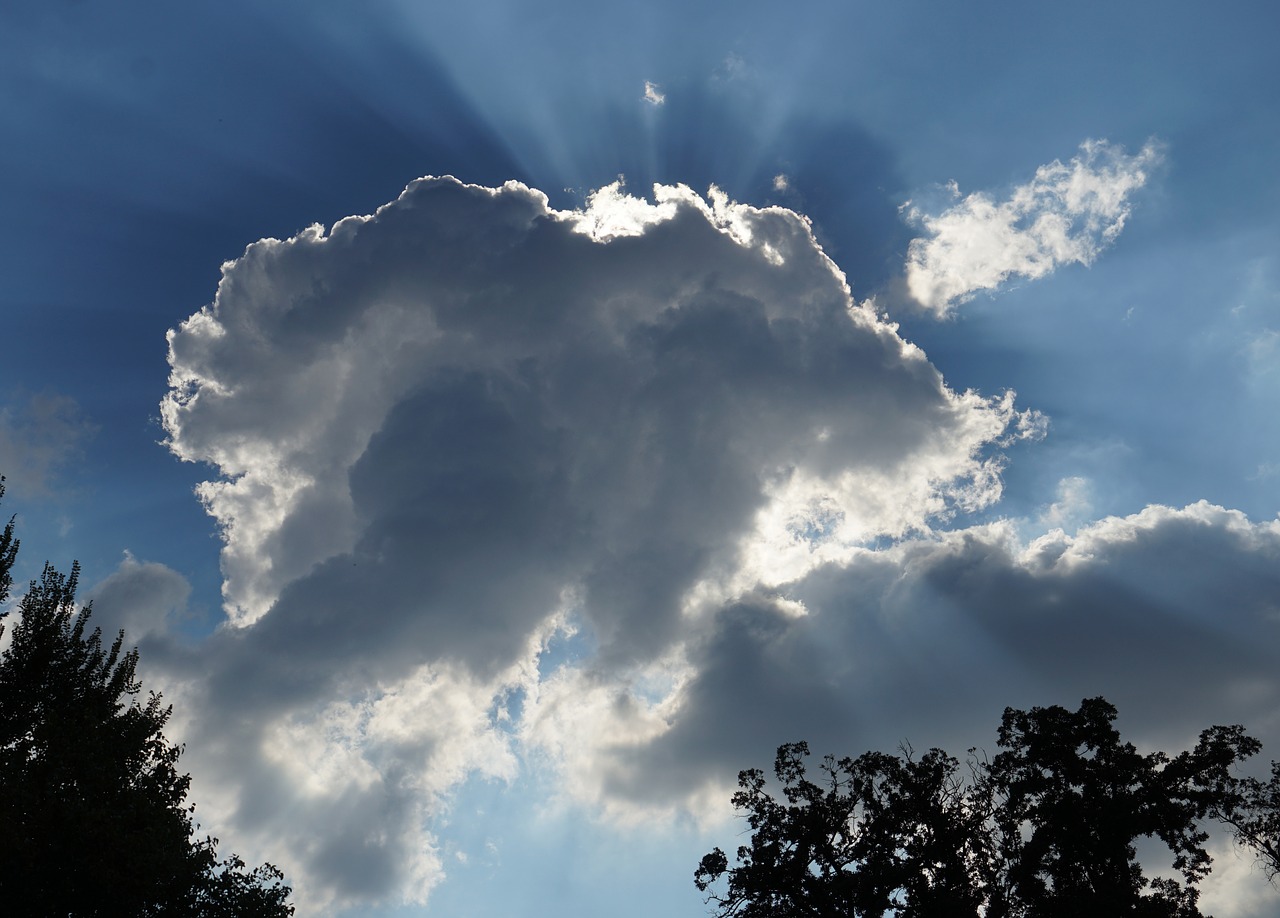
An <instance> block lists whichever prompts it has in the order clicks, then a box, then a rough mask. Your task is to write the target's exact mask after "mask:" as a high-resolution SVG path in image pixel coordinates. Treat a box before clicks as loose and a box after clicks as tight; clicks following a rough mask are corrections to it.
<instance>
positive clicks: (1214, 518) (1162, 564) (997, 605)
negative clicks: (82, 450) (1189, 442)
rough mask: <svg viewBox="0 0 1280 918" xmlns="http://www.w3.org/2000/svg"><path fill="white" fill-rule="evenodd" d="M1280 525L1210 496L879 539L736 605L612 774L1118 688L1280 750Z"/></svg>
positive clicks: (1147, 718)
mask: <svg viewBox="0 0 1280 918" xmlns="http://www.w3.org/2000/svg"><path fill="white" fill-rule="evenodd" d="M1277 562H1280V525H1278V524H1277V523H1276V522H1274V521H1273V522H1269V523H1258V524H1255V523H1250V522H1249V521H1248V520H1247V519H1245V518H1244V517H1243V516H1242V515H1241V514H1239V513H1237V512H1234V511H1227V510H1223V509H1222V508H1218V507H1214V506H1211V505H1208V504H1205V503H1200V504H1195V505H1192V506H1189V507H1186V508H1184V509H1181V510H1173V509H1170V508H1166V507H1149V508H1147V509H1146V510H1144V511H1142V512H1141V513H1138V514H1135V515H1133V516H1130V517H1126V518H1108V519H1104V520H1102V521H1099V522H1097V523H1094V524H1092V525H1091V526H1088V527H1086V528H1084V529H1083V530H1081V531H1080V533H1078V534H1077V535H1076V536H1074V537H1071V536H1067V535H1065V534H1063V533H1062V532H1061V531H1054V532H1052V533H1050V534H1048V535H1046V536H1043V537H1041V538H1039V539H1037V540H1034V541H1032V542H1031V543H1027V544H1024V543H1022V542H1020V541H1019V540H1018V539H1017V538H1016V536H1015V535H1014V531H1013V528H1012V527H1011V526H1010V525H1009V524H1004V523H1001V524H995V525H991V526H987V527H981V528H977V529H968V530H957V531H954V532H949V533H947V534H945V535H943V536H941V537H940V538H938V539H935V540H916V541H912V542H908V543H904V544H902V545H900V546H898V547H896V548H893V549H889V550H883V551H874V552H867V553H863V554H860V555H859V556H858V557H856V558H854V559H852V560H851V561H850V562H848V563H845V564H840V565H829V566H826V567H823V568H821V569H819V570H816V571H814V572H812V573H811V574H809V575H808V576H806V577H805V578H803V579H802V580H800V581H797V582H796V583H794V584H790V585H788V586H787V587H786V588H785V589H784V591H783V592H782V594H780V595H781V596H782V597H783V598H785V599H791V600H793V601H800V602H802V603H803V604H804V606H805V608H806V610H807V614H805V615H802V616H796V615H795V614H794V613H793V612H791V611H790V610H788V609H787V608H786V607H785V605H780V604H779V602H778V601H777V600H776V599H775V600H772V601H771V600H770V599H769V598H763V599H760V600H757V601H755V602H741V603H737V604H734V605H731V606H727V607H725V608H724V609H723V610H722V611H721V612H720V613H719V616H718V618H717V621H716V624H715V626H714V627H713V628H712V629H710V630H709V631H708V632H707V634H706V636H705V638H704V640H703V641H702V642H701V643H698V644H696V645H695V646H694V647H693V648H691V654H692V660H691V662H692V667H691V668H692V671H693V673H694V675H693V676H692V678H690V680H689V681H688V682H687V684H685V685H684V686H683V687H682V688H681V689H680V690H679V691H678V693H677V698H675V699H673V701H672V703H671V704H670V707H669V713H668V716H667V720H668V722H669V728H668V729H665V730H664V731H662V732H661V733H660V734H659V735H658V736H656V737H654V738H653V739H652V740H650V741H649V742H647V743H644V744H640V745H637V746H635V747H633V748H631V749H629V750H627V752H626V755H625V756H621V755H619V756H616V757H614V756H610V755H608V754H602V755H601V756H600V758H599V759H598V760H596V761H595V762H593V763H592V764H593V767H594V768H595V769H596V772H595V777H596V781H597V782H598V784H599V785H601V786H607V787H608V788H609V792H610V793H615V794H617V793H624V794H630V795H634V797H635V798H636V799H637V800H638V801H641V802H649V801H654V800H655V798H657V799H658V800H661V798H662V797H663V796H664V795H684V796H686V797H692V795H693V794H694V793H695V792H696V791H697V789H699V788H700V787H703V786H706V785H707V784H708V783H710V782H714V781H717V780H723V778H724V776H725V775H727V774H731V773H732V772H733V771H734V770H735V769H736V768H740V767H746V765H748V764H756V765H760V766H764V765H767V764H768V762H769V761H771V753H772V750H773V748H774V747H775V746H776V745H777V744H779V743H781V742H785V741H790V740H794V739H807V740H808V741H810V743H811V745H812V746H813V747H814V749H815V751H819V752H827V751H830V752H835V753H837V754H845V753H851V754H856V753H858V752H861V751H863V750H865V749H869V748H879V749H887V750H892V749H894V748H896V747H897V745H898V744H899V743H900V742H902V741H903V740H908V741H910V742H912V743H913V744H914V745H916V746H917V748H925V747H928V746H934V745H938V746H943V747H945V748H948V749H950V750H951V751H953V752H962V751H963V750H964V749H965V748H966V747H968V746H970V745H973V744H982V743H986V744H987V745H988V748H990V745H991V744H992V743H993V741H994V727H995V725H996V724H997V723H998V721H999V716H1000V712H1001V711H1002V710H1003V708H1004V707H1005V706H1006V705H1013V706H1021V707H1026V706H1030V705H1037V704H1056V703H1063V704H1074V703H1075V702H1077V701H1078V700H1079V699H1080V698H1083V697H1091V696H1094V695H1099V694H1102V695H1105V696H1106V697H1107V698H1108V699H1110V700H1111V701H1113V702H1114V703H1116V704H1117V705H1118V706H1119V708H1120V711H1121V715H1122V719H1123V720H1122V728H1123V729H1124V730H1125V733H1126V735H1127V736H1128V737H1129V738H1131V739H1133V740H1135V741H1137V742H1140V743H1144V742H1145V743H1149V744H1151V745H1153V746H1160V747H1178V748H1182V747H1184V746H1186V745H1189V744H1191V743H1193V742H1194V739H1195V736H1196V733H1197V732H1198V731H1199V730H1200V729H1202V728H1204V727H1206V726H1208V725H1210V724H1213V723H1244V724H1245V725H1246V726H1247V727H1249V728H1250V729H1251V730H1252V731H1253V732H1254V733H1255V734H1256V735H1258V736H1259V737H1260V738H1262V739H1263V740H1264V742H1265V743H1266V745H1267V747H1268V751H1269V752H1270V753H1271V755H1272V756H1273V757H1274V756H1276V755H1277V754H1278V753H1277V750H1278V749H1280V717H1277V716H1276V713H1275V712H1276V711H1277V710H1280V676H1278V675H1277V673H1276V670H1275V665H1274V661H1275V659H1276V657H1277V655H1278V654H1280V603H1278V602H1277V600H1276V597H1277V596H1278V595H1280V565H1278V564H1277Z"/></svg>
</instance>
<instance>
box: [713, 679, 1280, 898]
mask: <svg viewBox="0 0 1280 918" xmlns="http://www.w3.org/2000/svg"><path fill="white" fill-rule="evenodd" d="M1115 718H1116V709H1115V708H1114V707H1113V706H1112V705H1111V704H1109V703H1108V702H1107V701H1106V700H1105V699H1102V698H1093V699H1086V700H1085V701H1084V702H1082V703H1081V706H1080V708H1079V710H1077V711H1068V710H1067V709H1065V708H1062V707H1058V706H1053V707H1047V708H1032V709H1031V710H1030V711H1019V710H1015V709H1012V708H1008V709H1006V710H1005V712H1004V717H1003V719H1002V722H1001V726H1000V731H999V735H998V743H999V747H1000V749H1001V751H1000V752H999V754H997V755H996V756H995V758H994V759H991V760H990V761H988V760H985V759H982V760H979V759H977V758H976V757H975V756H974V751H973V750H970V759H969V768H968V775H967V776H963V775H962V774H961V769H960V764H959V762H958V761H957V760H956V759H955V758H953V757H951V756H948V755H947V754H946V753H944V752H942V751H941V750H938V749H931V750H929V752H927V753H925V754H924V755H923V756H921V757H920V758H919V759H916V758H915V757H914V756H913V755H912V753H911V750H910V749H909V748H908V749H906V750H905V751H904V753H903V755H901V756H893V755H887V754H885V753H879V752H868V753H866V754H864V755H862V756H859V757H858V758H857V759H849V758H843V759H839V760H837V759H834V758H832V757H827V758H826V759H824V760H823V762H822V764H821V766H820V771H821V773H822V776H823V777H822V778H821V779H820V781H819V782H816V783H815V782H812V781H810V780H808V779H807V778H806V776H805V767H804V761H803V760H804V757H805V756H806V755H808V751H809V750H808V747H807V746H806V745H805V744H804V743H793V744H788V745H785V746H782V747H781V748H779V750H778V756H777V759H776V761H775V764H774V775H775V777H776V778H777V781H778V783H779V784H780V785H781V791H782V799H777V798H775V797H773V796H772V795H771V794H770V793H769V792H768V790H767V785H766V781H765V779H764V775H763V773H762V772H761V771H759V770H758V769H752V770H748V771H743V772H741V773H740V774H739V776H738V785H739V790H738V792H737V793H736V794H734V797H733V804H734V807H735V808H736V809H738V810H739V811H740V812H742V813H744V814H745V815H746V818H747V822H748V825H749V826H750V828H751V830H752V838H751V844H750V845H744V846H742V847H740V848H739V849H738V852H737V863H736V865H735V866H732V867H731V866H730V864H729V859H728V857H727V856H726V855H725V853H724V852H723V851H721V850H720V849H719V848H717V849H715V850H714V851H712V852H711V853H710V854H708V855H706V856H705V857H704V858H703V859H702V862H701V864H700V865H699V867H698V869H697V871H696V872H695V874H694V882H695V883H696V884H697V886H698V888H699V889H701V890H703V891H704V892H705V891H708V890H710V889H711V888H712V885H713V884H716V883H718V882H719V881H720V880H721V879H722V878H723V879H725V880H726V887H725V888H724V890H723V891H722V892H712V893H710V895H709V898H708V902H709V903H712V904H714V906H715V913H716V914H717V915H718V916H721V918H729V916H736V918H764V916H788V918H790V916H814V918H818V916H844V915H848V916H867V918H871V916H874V918H882V916H886V915H892V916H896V918H927V916H939V918H941V916H975V918H976V916H979V915H982V916H984V918H1075V916H1080V918H1084V916H1097V915H1108V916H1112V915H1115V916H1118V915H1134V916H1144V918H1198V916H1200V911H1199V909H1198V908H1197V906H1196V902H1197V899H1198V895H1199V893H1198V890H1197V888H1196V884H1197V883H1198V882H1199V881H1200V880H1202V879H1203V878H1204V876H1205V875H1206V874H1207V873H1208V871H1209V866H1210V858H1209V855H1208V853H1207V851H1206V850H1205V848H1204V843H1205V841H1207V839H1208V835H1207V833H1206V832H1204V830H1203V829H1202V827H1201V824H1202V822H1203V821H1204V820H1206V819H1207V818H1209V817H1215V816H1217V817H1219V818H1221V817H1222V816H1223V814H1224V813H1231V814H1235V815H1236V817H1237V818H1238V820H1239V824H1241V825H1245V824H1247V825H1254V824H1253V823H1246V822H1245V820H1246V819H1247V818H1262V817H1260V816H1257V814H1258V813H1262V814H1263V815H1264V816H1265V815H1266V814H1271V815H1272V816H1274V814H1275V813H1277V812H1278V809H1277V807H1276V806H1275V805H1274V804H1275V801H1276V799H1277V798H1276V797H1271V798H1266V799H1264V791H1265V790H1266V789H1267V788H1268V787H1269V788H1270V789H1271V790H1272V792H1276V791H1278V790H1280V781H1273V783H1272V785H1261V784H1260V783H1258V782H1255V783H1254V784H1255V785H1256V787H1257V788H1258V790H1257V794H1258V795H1259V796H1257V797H1256V798H1251V797H1249V796H1248V795H1247V794H1245V793H1244V792H1243V791H1242V788H1247V787H1253V786H1254V785H1248V783H1247V782H1242V781H1241V780H1240V779H1237V778H1235V777H1233V776H1232V774H1231V768H1232V766H1233V765H1234V764H1235V763H1237V762H1239V761H1241V760H1242V759H1244V758H1247V757H1248V756H1251V755H1253V754H1255V753H1256V752H1257V751H1258V750H1259V749H1260V748H1261V746H1260V744H1259V743H1258V741H1257V740H1255V739H1253V738H1251V737H1249V736H1247V735H1246V734H1245V732H1244V730H1243V728H1241V727H1239V726H1233V727H1211V728H1210V729H1208V730H1205V731H1204V732H1203V733H1202V734H1201V735H1200V741H1199V743H1198V744H1197V745H1196V747H1195V748H1194V749H1193V750H1190V751H1188V752H1183V753H1180V754H1179V755H1177V756H1175V757H1172V758H1171V757H1169V756H1168V755H1166V754H1165V753H1162V752H1155V753H1150V754H1147V755H1142V754H1140V753H1139V752H1138V751H1137V750H1136V749H1135V748H1134V746H1133V745H1132V744H1129V743H1124V742H1121V740H1120V735H1119V733H1118V731H1117V730H1116V729H1115V727H1114V724H1113V722H1114V720H1115ZM1249 801H1254V803H1255V804H1256V805H1255V806H1254V808H1253V809H1249V808H1248V807H1247V806H1246V803H1248V802H1249ZM1268 801H1269V802H1270V804H1271V807H1270V809H1269V810H1268V809H1266V807H1265V806H1264V804H1265V803H1267V802H1268ZM1250 814H1253V815H1252V816H1251V815H1250ZM1258 825H1259V826H1261V828H1260V829H1259V831H1263V832H1265V831H1271V832H1272V835H1271V837H1272V838H1273V839H1274V837H1275V835H1274V829H1275V823H1274V822H1272V823H1258ZM1139 838H1152V839H1158V840H1159V841H1160V842H1163V843H1164V845H1165V846H1166V847H1167V848H1168V850H1169V852H1170V854H1171V855H1172V864H1171V866H1172V867H1173V869H1174V870H1175V871H1178V872H1179V873H1180V874H1181V877H1182V879H1181V881H1178V880H1175V879H1172V878H1169V877H1162V878H1155V879H1153V878H1149V877H1147V876H1146V875H1145V874H1144V872H1143V867H1142V865H1141V864H1139V863H1138V860H1137V854H1136V849H1135V846H1134V842H1135V841H1136V840H1137V839H1139Z"/></svg>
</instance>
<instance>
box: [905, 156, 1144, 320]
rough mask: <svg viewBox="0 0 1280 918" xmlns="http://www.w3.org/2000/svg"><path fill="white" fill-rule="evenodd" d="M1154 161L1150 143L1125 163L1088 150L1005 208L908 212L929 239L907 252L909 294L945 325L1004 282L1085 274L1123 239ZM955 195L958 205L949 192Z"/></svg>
mask: <svg viewBox="0 0 1280 918" xmlns="http://www.w3.org/2000/svg"><path fill="white" fill-rule="evenodd" d="M1160 159H1161V154H1160V151H1159V148H1158V147H1157V146H1156V145H1155V144H1154V143H1148V144H1147V145H1146V146H1145V147H1143V148H1142V150H1141V151H1139V152H1138V153H1137V154H1135V155H1132V156H1130V155H1128V154H1126V153H1125V152H1124V150H1123V149H1122V148H1120V147H1117V146H1114V145H1112V144H1110V143H1108V142H1107V141H1105V140H1097V141H1095V140H1089V141H1085V142H1084V143H1083V144H1081V146H1080V154H1079V155H1077V156H1074V157H1072V159H1071V161H1070V162H1069V163H1066V164H1064V163H1062V162H1060V161H1058V160H1054V161H1053V162H1052V163H1049V164H1048V165H1044V166H1041V167H1040V168H1039V169H1037V170H1036V174H1035V177H1034V178H1033V179H1032V180H1031V181H1030V182H1028V183H1027V184H1025V185H1020V186H1018V187H1016V188H1014V189H1013V191H1012V193H1011V194H1010V195H1009V197H1008V198H1006V199H1005V200H1003V201H996V200H993V199H992V197H991V196H989V195H987V194H985V193H983V192H975V193H973V194H969V195H966V196H965V197H964V198H962V199H961V200H960V201H959V202H958V203H956V204H955V205H954V206H952V207H950V208H948V209H947V210H945V211H943V212H942V213H940V214H936V215H935V214H928V213H924V212H922V211H921V210H919V209H918V208H916V207H913V206H911V205H910V204H908V205H906V206H905V209H906V214H907V216H908V218H909V219H910V220H911V221H913V222H915V223H917V224H918V225H919V226H920V227H922V228H923V229H924V231H925V235H924V236H922V237H920V238H919V239H915V240H913V241H912V242H911V245H910V247H909V249H908V252H907V290H908V292H909V293H910V294H911V296H912V297H913V298H914V299H916V300H917V301H918V302H919V303H921V304H922V305H923V306H925V307H926V308H927V309H930V310H932V311H933V312H935V313H937V314H938V315H940V316H943V315H947V314H948V313H949V312H951V311H952V310H953V309H954V308H955V305H956V304H957V303H962V302H964V301H966V300H968V299H970V298H971V297H972V296H973V295H974V294H975V293H976V292H978V291H980V290H994V289H995V288H996V287H998V286H999V285H1000V284H1002V283H1003V282H1004V281H1006V280H1008V279H1009V278H1010V277H1013V276H1021V277H1026V278H1030V279H1035V278H1039V277H1044V276H1045V275H1046V274H1049V273H1050V272H1052V271H1053V270H1055V269H1056V268H1058V267H1059V266H1061V265H1064V264H1070V263H1073V262H1074V263H1078V264H1082V265H1088V264H1091V263H1092V262H1093V260H1094V259H1095V258H1096V257H1097V255H1098V253H1099V252H1100V251H1102V249H1104V248H1105V247H1106V246H1108V245H1109V244H1110V243H1111V242H1112V241H1114V239H1115V238H1116V236H1117V235H1119V233H1120V231H1121V230H1122V229H1124V224H1125V220H1126V219H1127V218H1128V216H1129V213H1130V210H1131V208H1132V205H1131V203H1130V198H1131V196H1132V195H1133V193H1134V192H1135V191H1137V190H1138V189H1139V188H1141V187H1142V186H1143V185H1145V184H1146V182H1147V178H1148V176H1149V172H1150V169H1151V168H1152V167H1153V166H1154V165H1156V164H1157V163H1158V162H1159V161H1160ZM952 194H953V195H954V196H956V197H959V189H958V188H956V187H955V186H954V185H953V186H952Z"/></svg>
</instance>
